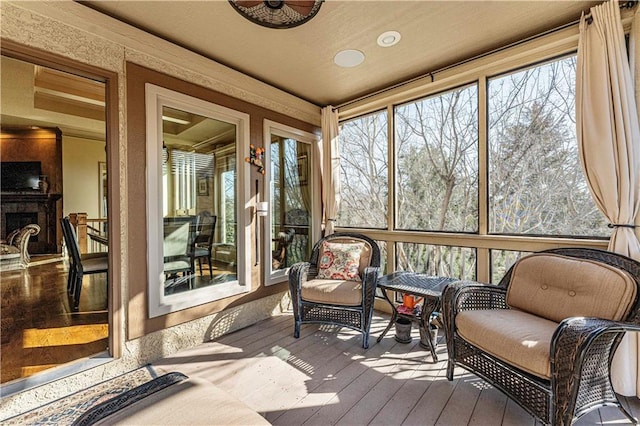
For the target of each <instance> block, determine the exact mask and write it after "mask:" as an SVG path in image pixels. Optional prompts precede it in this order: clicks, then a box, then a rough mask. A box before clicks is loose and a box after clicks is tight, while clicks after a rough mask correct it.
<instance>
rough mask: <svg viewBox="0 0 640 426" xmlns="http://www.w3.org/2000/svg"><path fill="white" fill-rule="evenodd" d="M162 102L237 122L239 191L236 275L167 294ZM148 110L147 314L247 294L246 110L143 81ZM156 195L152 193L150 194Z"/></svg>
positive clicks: (247, 171) (216, 118)
mask: <svg viewBox="0 0 640 426" xmlns="http://www.w3.org/2000/svg"><path fill="white" fill-rule="evenodd" d="M164 106H168V107H171V108H176V109H181V110H183V111H188V112H192V113H195V114H198V115H201V116H204V117H209V118H212V119H214V120H220V121H225V122H228V123H231V124H234V125H235V126H236V165H237V169H236V173H237V176H238V183H237V187H236V191H237V203H238V205H237V214H238V218H236V220H237V223H238V224H246V225H245V226H238V228H237V232H238V236H237V253H238V277H237V278H238V279H237V280H235V281H228V282H225V283H223V284H219V285H215V286H207V287H202V288H199V289H194V290H190V291H187V292H180V293H176V294H171V295H165V292H164V282H165V279H164V272H163V269H164V268H163V265H164V262H163V247H162V246H163V244H162V235H163V220H162V218H163V214H162V211H163V206H162V202H163V201H162V200H163V196H162V144H161V143H158V141H161V140H162V133H163V131H162V109H163V107H164ZM145 112H146V130H147V135H146V153H147V164H146V167H147V170H146V180H147V182H146V190H147V199H146V214H147V271H148V277H149V280H148V284H147V289H148V300H147V302H148V317H149V318H155V317H159V316H163V315H167V314H170V313H172V312H176V311H179V310H183V309H187V308H191V307H194V306H198V305H203V304H205V303H209V302H213V301H216V300H220V299H223V298H226V297H230V296H234V295H238V294H241V293H247V292H249V291H250V289H251V282H250V280H251V271H250V263H251V262H250V259H249V256H250V250H247V247H251V241H250V230H249V229H248V226H249V225H248V224H249V223H250V220H249V219H248V217H247V216H248V210H249V209H248V208H247V207H248V202H249V189H248V182H249V169H248V168H247V167H240V165H241V164H243V163H242V159H243V158H244V157H245V156H247V155H248V153H249V150H248V146H249V143H248V142H249V114H246V113H243V112H240V111H236V110H233V109H230V108H227V107H224V106H221V105H217V104H214V103H212V102H209V101H205V100H202V99H198V98H195V97H193V96H190V95H186V94H183V93H180V92H176V91H173V90H169V89H166V88H163V87H160V86H156V85H154V84H151V83H145ZM153 194H155V195H156V196H155V197H154V196H152V195H153Z"/></svg>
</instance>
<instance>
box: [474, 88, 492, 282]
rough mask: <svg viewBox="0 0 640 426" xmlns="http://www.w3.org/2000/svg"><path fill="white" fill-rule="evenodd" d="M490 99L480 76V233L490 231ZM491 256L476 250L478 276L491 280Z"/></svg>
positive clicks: (480, 278) (478, 277) (486, 251)
mask: <svg viewBox="0 0 640 426" xmlns="http://www.w3.org/2000/svg"><path fill="white" fill-rule="evenodd" d="M487 109H488V100H487V78H486V76H481V77H480V78H478V234H479V235H487V234H488V233H489V187H488V184H489V179H488V176H489V170H488V169H489V156H488V152H489V150H488V149H487V143H488V139H489V136H488V132H489V124H488V123H489V122H488V113H487ZM490 257H491V256H490V255H489V250H488V249H481V248H478V249H477V252H476V277H477V279H478V280H480V281H483V282H489V276H490V269H491V268H490V263H491V258H490Z"/></svg>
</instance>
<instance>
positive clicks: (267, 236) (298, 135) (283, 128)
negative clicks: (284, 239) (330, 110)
mask: <svg viewBox="0 0 640 426" xmlns="http://www.w3.org/2000/svg"><path fill="white" fill-rule="evenodd" d="M263 134H264V148H265V150H264V164H265V175H264V185H263V189H262V194H263V195H262V197H263V199H261V200H256V201H257V202H258V201H268V202H269V209H268V210H267V215H266V216H262V217H263V218H264V221H263V222H262V223H263V226H264V232H263V235H264V241H263V243H262V248H263V250H262V253H263V256H262V258H263V261H262V263H263V265H264V267H263V270H264V276H265V286H269V285H273V284H277V283H280V282H282V281H285V280H286V279H287V277H288V276H289V269H290V268H285V269H279V270H277V271H272V270H271V240H272V239H273V235H272V233H271V178H272V177H271V150H270V149H269V147H270V145H271V135H276V136H280V137H284V138H291V139H295V140H297V141H298V142H302V143H306V144H309V145H310V147H311V150H310V152H311V163H310V168H311V173H310V176H309V185H311V186H310V188H313V191H312V197H311V212H309V213H310V219H311V220H310V223H309V224H310V226H311V232H310V234H309V239H310V240H311V241H314V242H315V241H317V240H318V239H319V238H320V204H321V194H320V163H319V161H320V160H319V158H318V152H319V150H318V147H319V144H320V137H318V136H317V135H315V134H313V133H309V132H305V131H303V130H300V129H296V128H295V127H291V126H287V125H286V124H281V123H278V122H275V121H271V120H266V119H265V120H264V125H263ZM316 188H317V189H318V190H315V189H316ZM258 220H260V218H259V217H258Z"/></svg>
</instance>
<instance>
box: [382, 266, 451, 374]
mask: <svg viewBox="0 0 640 426" xmlns="http://www.w3.org/2000/svg"><path fill="white" fill-rule="evenodd" d="M453 281H456V280H455V279H454V278H447V277H433V276H428V275H424V274H415V273H412V272H394V273H392V274H389V275H385V276H384V277H381V278H380V280H379V281H378V287H380V288H381V289H382V290H383V291H382V295H383V296H384V298H385V299H386V300H387V302H388V303H389V305H390V306H391V309H392V314H391V320H390V321H389V324H388V325H387V328H385V329H384V331H383V332H382V334H381V335H380V336H379V337H378V339H377V341H378V342H380V341H381V340H382V338H383V337H384V336H385V335H386V334H387V332H388V331H389V330H390V329H391V327H392V326H393V325H394V324H395V323H396V321H397V319H398V318H399V317H402V318H406V319H409V320H411V321H412V322H418V326H419V327H420V337H421V338H420V345H421V346H422V347H424V348H426V349H429V351H430V352H431V357H432V359H433V362H434V363H435V362H438V355H437V354H436V344H437V341H436V342H434V340H435V339H432V338H431V332H430V328H431V327H430V325H431V315H432V314H433V313H434V312H436V311H437V310H439V307H440V297H441V296H442V290H444V288H445V287H446V286H447V284H449V283H451V282H453ZM384 290H392V291H397V292H401V293H404V294H410V295H413V296H418V297H422V298H423V299H424V303H423V305H422V312H421V313H420V316H419V317H416V316H415V315H407V314H401V313H399V312H398V307H397V306H396V303H394V302H393V301H392V300H391V299H389V295H388V294H387V292H386V291H384ZM425 340H426V342H425Z"/></svg>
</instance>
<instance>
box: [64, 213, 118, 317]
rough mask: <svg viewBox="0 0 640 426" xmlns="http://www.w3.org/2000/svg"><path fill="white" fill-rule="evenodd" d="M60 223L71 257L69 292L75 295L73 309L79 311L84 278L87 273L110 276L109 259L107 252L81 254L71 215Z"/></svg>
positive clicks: (68, 280)
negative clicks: (70, 218)
mask: <svg viewBox="0 0 640 426" xmlns="http://www.w3.org/2000/svg"><path fill="white" fill-rule="evenodd" d="M60 224H61V225H62V236H63V238H64V242H65V245H66V246H67V251H68V253H69V255H70V257H71V258H70V262H69V277H68V279H67V292H68V293H69V295H71V296H72V297H73V305H72V308H73V310H74V311H77V310H78V307H79V304H80V292H81V290H82V279H83V278H84V276H85V275H91V274H101V273H105V274H107V276H108V273H109V261H108V257H107V253H91V254H84V255H81V254H80V246H79V245H78V239H77V237H76V231H75V229H73V226H72V225H71V221H70V220H69V216H65V217H63V218H62V219H60Z"/></svg>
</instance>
